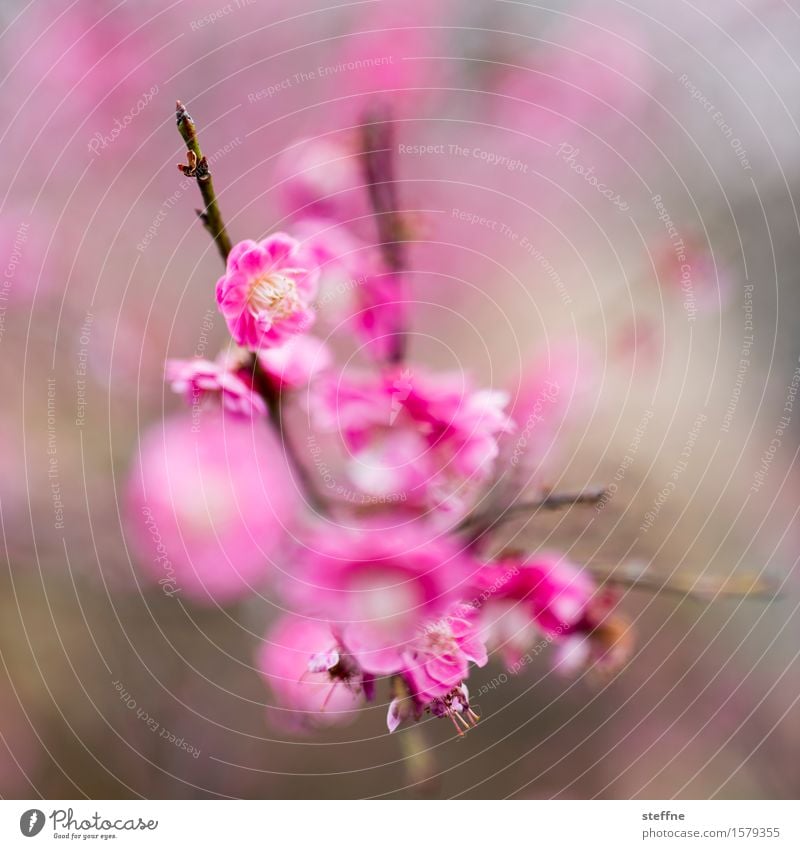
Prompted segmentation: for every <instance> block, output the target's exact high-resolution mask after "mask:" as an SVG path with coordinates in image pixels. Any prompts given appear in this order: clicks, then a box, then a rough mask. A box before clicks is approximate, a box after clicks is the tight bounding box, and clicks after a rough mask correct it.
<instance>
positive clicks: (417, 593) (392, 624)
mask: <svg viewBox="0 0 800 849" xmlns="http://www.w3.org/2000/svg"><path fill="white" fill-rule="evenodd" d="M474 569H475V564H473V562H472V560H471V559H470V558H469V557H467V556H466V554H465V553H463V552H462V551H461V550H460V549H459V548H458V546H457V545H456V544H455V541H453V540H451V539H448V538H445V537H442V536H439V535H437V534H436V533H435V531H434V530H433V528H432V527H430V526H429V525H428V524H427V523H425V522H423V521H422V520H417V521H414V522H411V523H408V524H405V525H398V526H396V527H382V526H379V525H377V524H375V525H361V526H359V527H357V528H353V529H345V528H336V527H330V528H328V527H325V528H321V529H319V531H318V532H316V533H315V534H312V536H311V538H310V539H309V540H308V541H307V543H306V545H305V548H304V550H302V551H301V552H299V553H298V555H297V556H296V557H295V558H294V559H293V565H292V573H291V575H288V574H287V576H286V578H285V589H286V592H287V593H288V595H289V596H290V597H291V598H292V599H294V600H295V601H296V602H297V603H298V604H299V605H301V607H302V609H303V610H304V611H306V612H308V613H311V614H313V615H315V616H320V617H324V618H327V619H328V620H329V621H330V622H331V623H332V624H333V626H334V628H335V629H336V631H337V633H338V634H340V635H341V640H342V643H343V645H344V646H345V647H346V648H347V650H348V651H349V652H350V653H351V654H352V655H353V656H354V658H355V659H356V660H357V662H358V663H359V665H360V666H361V667H362V668H363V669H364V670H366V671H367V672H370V673H374V674H379V675H383V674H390V673H394V672H399V671H401V670H402V669H403V668H404V667H405V663H406V661H405V659H404V655H403V652H404V650H405V648H406V644H407V643H408V642H409V641H412V640H414V639H415V637H417V636H418V635H419V633H420V628H421V626H422V623H424V622H426V621H430V620H435V619H437V618H439V617H441V616H442V615H444V613H445V612H446V611H447V609H448V608H449V606H450V605H451V604H453V602H454V601H455V600H457V598H458V596H459V593H463V592H464V591H465V588H466V587H467V585H468V581H469V579H470V575H471V574H472V572H473V571H474Z"/></svg>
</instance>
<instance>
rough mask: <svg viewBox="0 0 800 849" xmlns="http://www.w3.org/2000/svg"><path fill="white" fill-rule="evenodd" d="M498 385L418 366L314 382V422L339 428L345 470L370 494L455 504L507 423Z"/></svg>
mask: <svg viewBox="0 0 800 849" xmlns="http://www.w3.org/2000/svg"><path fill="white" fill-rule="evenodd" d="M506 402H507V396H506V395H505V394H504V393H502V392H494V391H491V390H475V389H473V388H472V387H471V386H470V385H469V383H468V381H467V379H466V378H465V376H464V375H462V374H459V373H445V374H432V373H427V372H425V371H423V370H417V369H416V368H411V367H408V368H396V369H389V370H386V371H384V372H382V373H381V374H379V375H370V374H364V375H361V374H359V375H356V376H354V377H353V376H349V375H340V376H338V377H336V376H331V377H329V378H327V379H325V380H323V381H320V383H319V384H318V386H317V387H316V389H315V391H314V392H313V393H312V397H311V400H310V404H311V412H312V416H313V419H314V422H315V424H316V426H317V427H318V428H320V429H321V430H322V431H327V432H340V433H341V437H342V440H343V443H344V445H345V447H346V448H347V450H348V451H349V452H350V454H351V457H350V462H349V474H350V477H351V479H352V481H353V482H354V483H355V484H356V486H358V487H359V488H360V489H361V490H362V491H363V492H365V493H368V494H369V495H372V496H387V495H392V494H397V493H403V494H404V495H405V496H406V497H407V499H408V500H409V501H410V502H412V503H415V504H423V505H424V504H428V505H431V506H436V507H439V508H443V509H448V510H454V511H460V510H462V509H463V507H464V502H465V500H466V493H465V491H464V487H465V485H467V484H470V485H471V484H475V483H479V482H483V481H485V480H486V479H487V478H488V477H489V475H490V474H491V471H492V468H493V466H494V461H495V458H496V457H497V454H498V444H497V439H498V437H499V435H500V434H501V433H504V432H508V431H510V430H511V429H512V422H511V420H510V419H509V417H508V416H507V415H506V414H505V412H504V407H505V405H506Z"/></svg>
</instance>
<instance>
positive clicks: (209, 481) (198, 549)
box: [127, 409, 299, 602]
mask: <svg viewBox="0 0 800 849" xmlns="http://www.w3.org/2000/svg"><path fill="white" fill-rule="evenodd" d="M298 506H299V498H298V494H297V491H296V489H295V487H294V486H293V484H292V478H291V476H290V473H289V470H288V468H287V466H286V461H285V459H284V456H283V453H282V451H281V450H280V446H279V445H278V443H277V441H276V440H275V438H274V437H273V436H272V434H271V433H270V431H269V430H268V429H267V427H266V426H265V425H263V424H262V423H260V422H256V423H250V422H245V421H243V420H242V419H240V418H236V417H233V416H231V415H230V414H229V413H225V412H224V410H222V409H217V410H214V409H208V410H203V411H202V413H201V414H200V415H199V417H197V418H195V417H192V416H189V415H187V414H185V413H183V414H180V415H177V416H173V417H171V418H168V419H166V420H165V421H164V422H162V423H159V424H156V425H153V426H152V428H151V429H150V430H149V431H147V432H146V433H145V435H144V437H143V438H142V441H141V443H140V445H139V451H138V456H137V457H136V461H135V463H134V466H133V469H132V472H131V476H130V480H129V482H128V492H127V526H128V531H129V534H130V538H131V542H132V544H133V547H134V550H135V552H136V554H137V555H138V558H137V559H138V562H139V565H140V566H141V568H142V570H143V572H144V573H145V574H146V575H148V576H149V577H150V578H152V580H153V581H156V582H158V583H159V584H160V585H161V587H162V588H163V590H164V592H165V593H167V594H168V595H175V594H179V593H182V594H183V595H185V596H188V597H190V598H192V599H195V600H198V601H205V602H208V601H216V602H227V601H230V600H232V599H234V598H237V597H240V596H242V595H244V594H246V593H248V592H256V591H258V590H259V589H260V588H261V587H262V586H263V582H264V579H265V578H266V577H267V576H268V574H269V571H270V562H271V560H272V559H273V558H274V557H275V555H276V553H277V552H278V550H279V548H280V547H281V545H283V544H284V543H285V542H286V539H287V535H286V531H285V529H286V527H287V524H288V523H289V522H290V521H291V520H292V519H293V518H294V517H295V514H296V511H297V509H298Z"/></svg>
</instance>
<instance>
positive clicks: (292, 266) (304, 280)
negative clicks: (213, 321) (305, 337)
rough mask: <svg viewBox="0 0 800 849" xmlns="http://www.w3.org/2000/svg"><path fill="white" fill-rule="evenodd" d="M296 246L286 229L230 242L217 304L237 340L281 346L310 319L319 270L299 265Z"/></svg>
mask: <svg viewBox="0 0 800 849" xmlns="http://www.w3.org/2000/svg"><path fill="white" fill-rule="evenodd" d="M298 247H299V245H298V242H297V241H296V240H295V239H292V238H291V237H290V236H287V235H285V234H284V233H275V234H273V235H272V236H269V237H267V238H266V239H264V241H263V242H254V241H252V239H245V241H243V242H239V243H238V244H237V245H234V247H233V249H232V250H231V252H230V254H229V255H228V263H227V270H226V273H225V275H224V276H223V277H220V279H219V281H218V282H217V303H218V304H219V308H220V311H221V312H222V315H223V316H224V317H225V321H226V322H227V324H228V329H229V330H230V332H231V335H232V336H233V338H234V340H235V341H236V342H237V343H238V344H239V345H243V346H244V347H246V348H249V349H251V350H259V349H261V348H270V347H275V346H277V345H282V344H283V343H284V342H286V340H287V339H289V338H290V337H292V336H294V335H296V334H298V333H303V332H305V331H306V330H308V329H309V328H310V327H311V325H312V324H313V323H314V313H313V311H312V309H311V302H312V301H313V300H314V296H315V295H316V291H317V272H316V269H307V268H304V267H302V266H301V265H300V264H299V262H300V259H299V257H298Z"/></svg>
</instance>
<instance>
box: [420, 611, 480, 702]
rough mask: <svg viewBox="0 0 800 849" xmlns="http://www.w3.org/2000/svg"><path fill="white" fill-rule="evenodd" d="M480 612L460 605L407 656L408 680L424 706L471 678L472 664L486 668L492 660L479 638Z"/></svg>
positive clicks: (423, 635) (425, 630)
mask: <svg viewBox="0 0 800 849" xmlns="http://www.w3.org/2000/svg"><path fill="white" fill-rule="evenodd" d="M475 619H476V610H475V608H474V607H472V606H471V605H468V604H456V605H454V606H453V607H452V608H451V609H450V610H449V611H448V613H447V614H446V615H445V616H443V617H441V618H440V619H436V620H433V621H432V622H429V623H427V624H426V625H424V626H423V628H422V629H421V632H420V634H419V635H418V636H417V637H416V638H415V639H414V640H413V641H412V642H411V644H410V645H409V646H408V648H407V649H406V651H405V652H404V659H405V662H406V678H407V679H408V681H409V682H410V684H411V686H412V692H413V694H414V696H415V697H416V698H417V699H418V700H419V701H421V702H423V703H424V704H427V703H428V702H430V701H432V700H433V699H435V698H442V697H444V696H446V695H447V694H448V693H449V692H450V691H451V690H453V688H455V687H457V686H458V685H460V684H461V683H462V682H463V681H464V679H465V678H466V677H467V675H468V669H469V663H470V661H472V663H474V664H476V665H477V666H485V665H486V663H487V662H488V660H489V658H488V655H487V653H486V646H485V645H484V644H483V642H482V640H481V639H480V637H479V635H478V628H477V623H476V621H475Z"/></svg>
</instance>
